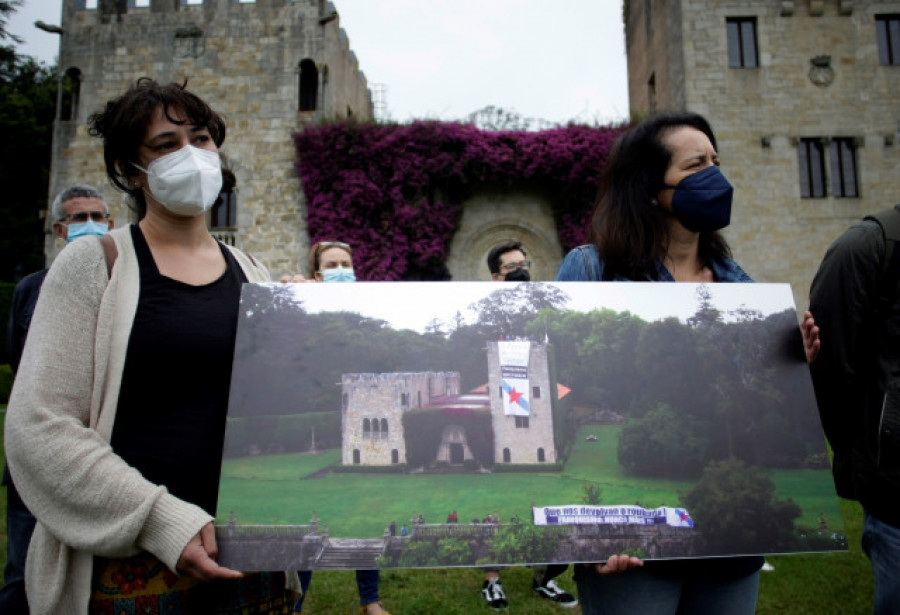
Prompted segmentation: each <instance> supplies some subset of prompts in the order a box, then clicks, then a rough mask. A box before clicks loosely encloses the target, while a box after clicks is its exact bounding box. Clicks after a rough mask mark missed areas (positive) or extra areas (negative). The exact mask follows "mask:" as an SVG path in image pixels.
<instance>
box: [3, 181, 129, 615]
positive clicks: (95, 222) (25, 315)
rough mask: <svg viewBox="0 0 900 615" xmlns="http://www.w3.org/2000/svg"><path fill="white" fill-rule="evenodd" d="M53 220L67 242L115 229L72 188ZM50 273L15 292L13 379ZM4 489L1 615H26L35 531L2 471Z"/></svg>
mask: <svg viewBox="0 0 900 615" xmlns="http://www.w3.org/2000/svg"><path fill="white" fill-rule="evenodd" d="M50 215H52V216H53V233H54V234H55V235H56V236H57V237H58V238H60V239H62V240H63V241H66V242H71V241H74V240H75V239H78V238H79V237H88V236H91V235H96V236H101V235H104V234H106V232H107V231H108V230H109V229H110V228H112V227H113V221H112V220H111V219H110V217H109V206H107V204H106V201H105V200H104V199H103V194H101V192H100V191H99V190H97V189H96V188H94V187H93V186H88V185H77V186H70V187H68V188H66V189H65V190H63V191H62V192H60V193H59V194H58V195H57V196H56V198H55V199H54V200H53V204H52V205H51V206H50ZM47 271H48V270H47V269H42V270H40V271H35V272H34V273H31V274H29V275H27V276H25V277H24V278H22V280H21V281H20V282H19V283H18V284H17V285H16V289H15V291H13V299H12V309H11V310H10V314H9V335H8V337H7V344H8V348H7V352H8V354H9V366H10V367H11V368H12V371H13V374H15V373H16V372H17V371H18V370H19V361H20V360H21V358H22V350H23V349H24V348H25V339H26V338H27V337H28V327H29V325H31V316H32V314H34V306H35V305H37V300H38V295H39V294H40V292H41V285H42V284H43V283H44V278H45V277H47ZM3 485H5V486H6V488H7V490H6V534H7V537H8V541H7V543H6V567H5V568H4V570H3V587H2V588H0V613H4V614H9V615H16V614H21V615H27V614H28V600H27V599H26V597H25V555H26V553H27V551H28V543H29V542H30V541H31V533H32V532H33V531H34V516H33V515H32V514H31V513H30V512H29V511H28V508H26V507H25V504H24V503H22V499H21V498H20V497H19V492H18V491H16V486H15V484H13V481H12V478H11V477H10V475H9V468H8V467H5V466H4V468H3Z"/></svg>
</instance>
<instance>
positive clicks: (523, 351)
mask: <svg viewBox="0 0 900 615" xmlns="http://www.w3.org/2000/svg"><path fill="white" fill-rule="evenodd" d="M497 346H498V350H499V358H500V386H501V388H502V389H503V412H504V414H506V415H512V416H528V415H529V414H530V413H531V408H530V406H529V403H528V402H529V397H530V394H529V389H528V357H529V354H530V353H531V342H507V341H504V342H498V343H497Z"/></svg>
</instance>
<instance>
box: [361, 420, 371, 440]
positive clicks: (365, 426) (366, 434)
mask: <svg viewBox="0 0 900 615" xmlns="http://www.w3.org/2000/svg"><path fill="white" fill-rule="evenodd" d="M371 433H372V424H371V423H370V422H369V419H363V438H368V437H369V436H370V435H371Z"/></svg>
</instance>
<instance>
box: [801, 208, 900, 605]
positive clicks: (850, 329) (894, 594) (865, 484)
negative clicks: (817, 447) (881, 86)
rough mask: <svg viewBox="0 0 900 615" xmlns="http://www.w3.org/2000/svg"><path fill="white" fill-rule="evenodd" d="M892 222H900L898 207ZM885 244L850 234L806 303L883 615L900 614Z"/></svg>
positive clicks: (844, 476)
mask: <svg viewBox="0 0 900 615" xmlns="http://www.w3.org/2000/svg"><path fill="white" fill-rule="evenodd" d="M885 215H886V216H896V217H898V218H900V205H898V206H897V208H895V209H894V210H893V211H892V212H891V213H890V214H885ZM891 243H893V242H891ZM887 246H888V242H887V241H886V237H885V233H884V231H883V230H882V226H881V224H880V223H879V222H877V221H875V220H873V219H867V220H865V221H863V222H860V223H859V224H856V225H854V226H852V227H851V228H850V229H848V230H847V231H846V232H844V234H843V235H841V236H840V237H839V238H838V239H837V240H836V241H835V242H834V243H833V244H832V245H831V247H830V248H828V251H827V252H826V253H825V258H824V259H823V261H822V263H821V265H820V267H819V270H818V272H817V273H816V276H815V278H814V279H813V283H812V288H811V290H810V297H809V302H810V312H812V314H814V315H815V317H816V323H817V325H818V327H819V332H820V333H819V335H820V338H821V349H820V350H819V354H818V357H817V358H816V360H815V361H813V362H812V364H811V366H810V371H811V373H812V377H813V385H814V387H815V391H816V399H817V401H818V404H819V413H820V415H821V417H822V425H823V426H824V427H825V434H826V436H827V437H828V441H829V442H830V443H831V448H832V449H833V451H834V465H833V472H834V480H835V485H836V487H837V492H838V495H840V496H841V497H844V498H848V499H851V500H858V501H859V502H860V503H861V504H862V508H863V513H864V516H865V520H864V526H863V535H862V547H863V550H864V551H865V552H866V555H868V556H869V559H870V560H871V562H872V571H873V573H874V576H875V608H874V612H875V613H876V614H886V613H900V510H898V508H897V505H896V502H897V500H898V498H900V299H898V295H897V293H896V290H895V289H896V287H897V284H898V281H900V260H898V257H900V253H895V252H897V248H896V247H894V248H893V251H892V254H893V257H894V258H893V259H892V260H891V263H890V264H888V265H886V258H887Z"/></svg>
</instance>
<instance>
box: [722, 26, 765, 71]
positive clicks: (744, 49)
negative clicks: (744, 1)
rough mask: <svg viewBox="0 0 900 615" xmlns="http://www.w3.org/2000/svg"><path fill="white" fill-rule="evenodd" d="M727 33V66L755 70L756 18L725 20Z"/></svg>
mask: <svg viewBox="0 0 900 615" xmlns="http://www.w3.org/2000/svg"><path fill="white" fill-rule="evenodd" d="M725 28H726V30H727V33H728V66H730V67H732V68H756V67H757V66H759V60H758V57H757V53H756V17H728V18H727V19H725Z"/></svg>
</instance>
